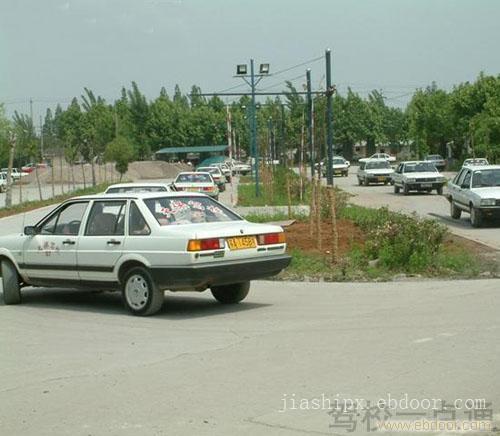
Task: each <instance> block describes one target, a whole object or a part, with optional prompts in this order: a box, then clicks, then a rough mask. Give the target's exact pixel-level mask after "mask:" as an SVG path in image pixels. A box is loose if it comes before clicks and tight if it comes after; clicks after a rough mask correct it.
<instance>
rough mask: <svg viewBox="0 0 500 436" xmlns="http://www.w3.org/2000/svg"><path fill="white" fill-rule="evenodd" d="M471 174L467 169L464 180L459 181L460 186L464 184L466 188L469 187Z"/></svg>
mask: <svg viewBox="0 0 500 436" xmlns="http://www.w3.org/2000/svg"><path fill="white" fill-rule="evenodd" d="M471 176H472V173H471V172H470V171H467V172H466V173H465V177H464V181H463V182H462V183H460V186H466V187H467V188H469V187H470V179H471Z"/></svg>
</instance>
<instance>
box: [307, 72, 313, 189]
mask: <svg viewBox="0 0 500 436" xmlns="http://www.w3.org/2000/svg"><path fill="white" fill-rule="evenodd" d="M306 81H307V142H308V144H309V161H310V163H311V179H313V178H314V144H313V126H312V124H313V110H312V96H311V70H310V69H309V68H308V69H307V70H306Z"/></svg>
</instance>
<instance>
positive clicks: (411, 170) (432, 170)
mask: <svg viewBox="0 0 500 436" xmlns="http://www.w3.org/2000/svg"><path fill="white" fill-rule="evenodd" d="M392 182H393V184H394V193H395V194H399V191H400V190H403V193H404V194H405V195H408V194H409V193H410V191H418V192H422V191H423V192H427V193H430V192H432V190H433V189H435V190H436V192H437V193H438V194H439V195H442V194H443V186H444V185H445V183H446V178H445V177H444V176H442V175H441V174H440V173H439V171H438V170H437V168H436V166H435V165H434V164H433V163H432V162H429V161H408V162H401V163H400V164H399V165H398V167H397V168H396V171H395V172H394V174H393V176H392Z"/></svg>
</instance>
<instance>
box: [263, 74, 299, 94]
mask: <svg viewBox="0 0 500 436" xmlns="http://www.w3.org/2000/svg"><path fill="white" fill-rule="evenodd" d="M303 78H304V74H301V75H300V76H295V77H290V78H288V79H284V80H282V81H280V82H275V83H274V84H272V85H270V86H266V87H265V88H259V91H266V90H268V89H271V88H275V87H276V86H279V85H282V84H283V83H285V82H293V81H294V80H297V79H303Z"/></svg>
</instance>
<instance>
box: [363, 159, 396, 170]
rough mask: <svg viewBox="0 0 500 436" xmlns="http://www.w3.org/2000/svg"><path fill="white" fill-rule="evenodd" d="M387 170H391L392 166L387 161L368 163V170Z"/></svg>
mask: <svg viewBox="0 0 500 436" xmlns="http://www.w3.org/2000/svg"><path fill="white" fill-rule="evenodd" d="M385 168H391V165H390V164H389V162H387V161H386V160H384V161H378V162H367V163H366V169H367V170H381V169H385Z"/></svg>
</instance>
